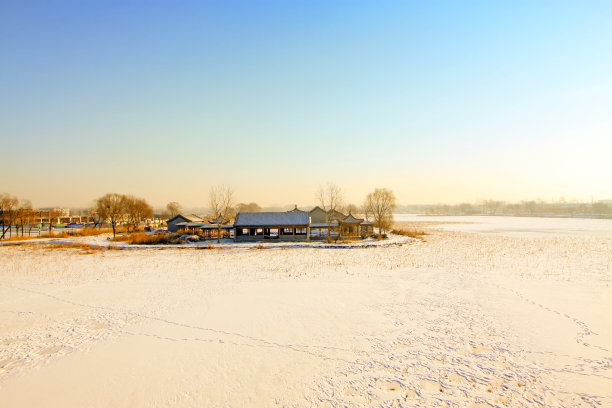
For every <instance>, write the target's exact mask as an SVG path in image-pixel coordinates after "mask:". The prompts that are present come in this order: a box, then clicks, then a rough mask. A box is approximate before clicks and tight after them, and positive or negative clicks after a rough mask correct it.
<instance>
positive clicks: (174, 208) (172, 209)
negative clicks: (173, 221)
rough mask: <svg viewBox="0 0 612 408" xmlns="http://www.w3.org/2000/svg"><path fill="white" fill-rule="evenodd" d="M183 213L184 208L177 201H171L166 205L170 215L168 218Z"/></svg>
mask: <svg viewBox="0 0 612 408" xmlns="http://www.w3.org/2000/svg"><path fill="white" fill-rule="evenodd" d="M181 211H182V207H181V205H180V204H179V203H177V202H176V201H170V202H169V203H168V204H166V212H167V213H168V218H172V217H174V216H176V215H179V214H180V213H181Z"/></svg>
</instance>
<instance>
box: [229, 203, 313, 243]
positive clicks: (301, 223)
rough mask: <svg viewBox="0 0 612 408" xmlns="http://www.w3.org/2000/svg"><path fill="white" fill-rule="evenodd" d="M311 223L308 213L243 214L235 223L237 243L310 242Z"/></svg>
mask: <svg viewBox="0 0 612 408" xmlns="http://www.w3.org/2000/svg"><path fill="white" fill-rule="evenodd" d="M309 239H310V222H309V217H308V213H307V212H306V211H301V210H298V209H297V208H296V209H294V210H292V211H284V212H243V213H238V215H236V220H235V221H234V240H235V241H236V242H256V241H264V240H282V241H308V240H309Z"/></svg>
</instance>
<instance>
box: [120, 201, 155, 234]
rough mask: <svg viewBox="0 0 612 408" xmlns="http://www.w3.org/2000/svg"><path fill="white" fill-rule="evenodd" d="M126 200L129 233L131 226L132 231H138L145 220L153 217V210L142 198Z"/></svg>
mask: <svg viewBox="0 0 612 408" xmlns="http://www.w3.org/2000/svg"><path fill="white" fill-rule="evenodd" d="M124 199H125V211H126V218H127V223H128V232H129V226H130V225H131V226H132V230H133V231H136V229H137V228H138V226H139V225H140V222H141V221H142V220H143V219H145V218H150V217H152V216H153V208H152V207H151V206H150V205H149V204H148V203H147V202H146V201H145V200H144V199H142V198H137V197H134V196H125V197H124Z"/></svg>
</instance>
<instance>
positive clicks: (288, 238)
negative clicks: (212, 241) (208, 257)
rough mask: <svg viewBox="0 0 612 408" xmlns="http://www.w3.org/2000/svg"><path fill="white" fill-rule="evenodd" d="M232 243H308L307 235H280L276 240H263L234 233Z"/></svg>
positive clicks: (258, 236) (260, 236)
mask: <svg viewBox="0 0 612 408" xmlns="http://www.w3.org/2000/svg"><path fill="white" fill-rule="evenodd" d="M234 241H236V242H271V243H272V242H303V241H308V235H280V236H279V237H278V238H274V239H265V238H264V237H263V235H257V236H250V235H236V233H234Z"/></svg>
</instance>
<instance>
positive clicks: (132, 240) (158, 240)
mask: <svg viewBox="0 0 612 408" xmlns="http://www.w3.org/2000/svg"><path fill="white" fill-rule="evenodd" d="M113 241H118V242H125V243H127V244H130V245H163V244H174V243H175V241H176V235H175V234H160V235H147V234H145V233H144V232H136V233H133V234H127V235H118V236H116V237H115V238H114V239H113Z"/></svg>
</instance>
